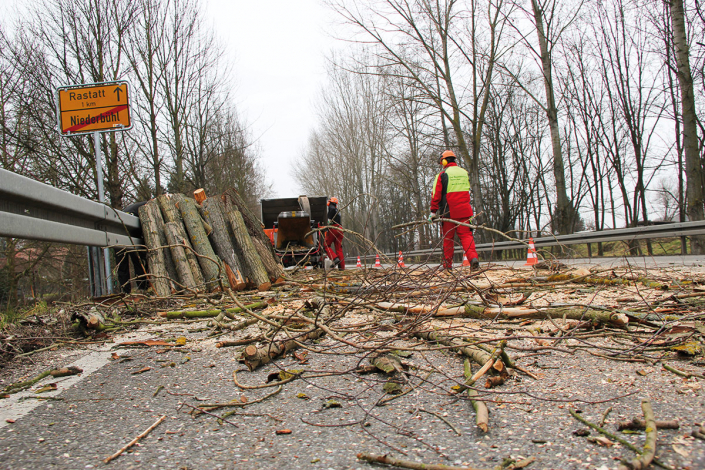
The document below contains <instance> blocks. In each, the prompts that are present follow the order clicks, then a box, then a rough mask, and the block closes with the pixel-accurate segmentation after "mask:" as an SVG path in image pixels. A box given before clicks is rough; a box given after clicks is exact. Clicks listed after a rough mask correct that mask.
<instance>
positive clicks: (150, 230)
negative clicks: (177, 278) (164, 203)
mask: <svg viewBox="0 0 705 470" xmlns="http://www.w3.org/2000/svg"><path fill="white" fill-rule="evenodd" d="M139 216H140V222H141V223H142V235H143V237H144V243H145V245H147V264H148V266H149V273H150V276H149V280H150V282H151V283H152V287H153V288H154V292H156V294H157V295H158V296H159V297H168V296H169V295H171V288H170V287H169V284H170V282H169V278H170V276H169V274H168V272H167V267H166V265H167V261H166V252H165V251H164V249H163V248H162V247H163V246H164V245H166V243H165V240H166V237H165V236H164V229H163V226H164V220H163V219H162V214H161V212H159V207H158V206H157V203H156V201H154V200H152V201H149V202H148V203H147V204H145V205H143V206H142V207H140V208H139ZM162 237H163V238H164V241H163V240H162Z"/></svg>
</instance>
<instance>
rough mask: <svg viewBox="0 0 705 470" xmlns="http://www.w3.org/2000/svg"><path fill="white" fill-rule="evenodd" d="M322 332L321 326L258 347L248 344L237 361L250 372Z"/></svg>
mask: <svg viewBox="0 0 705 470" xmlns="http://www.w3.org/2000/svg"><path fill="white" fill-rule="evenodd" d="M324 334H325V331H323V330H322V329H321V328H315V329H313V330H310V331H308V332H307V333H304V334H302V335H300V336H297V337H295V338H292V339H288V338H287V339H285V340H279V341H272V342H270V343H268V344H266V345H265V346H262V347H259V348H258V347H255V346H253V345H250V346H248V347H246V348H245V351H244V352H243V353H242V356H241V357H240V359H238V361H239V362H242V363H244V364H245V365H246V366H247V367H248V369H250V372H252V371H253V370H255V369H256V368H258V367H259V366H263V365H265V364H268V363H269V362H270V361H271V360H272V359H276V358H277V357H279V356H282V355H284V354H286V353H287V352H289V351H291V350H293V349H296V348H298V347H299V345H298V343H302V342H304V341H306V340H313V339H318V338H320V337H321V336H323V335H324Z"/></svg>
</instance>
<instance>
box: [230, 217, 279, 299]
mask: <svg viewBox="0 0 705 470" xmlns="http://www.w3.org/2000/svg"><path fill="white" fill-rule="evenodd" d="M227 217H228V220H229V221H230V226H231V228H232V230H233V235H234V237H235V241H236V243H234V245H236V246H237V247H238V248H239V250H240V252H241V253H242V260H243V265H244V266H245V270H246V271H245V272H246V275H247V277H249V278H250V281H251V282H252V283H253V284H254V285H255V286H257V289H258V290H260V291H263V290H268V289H269V288H270V287H271V286H272V283H271V282H269V277H268V276H267V270H266V269H265V268H264V264H262V260H261V259H260V257H259V253H257V249H256V248H255V245H254V244H253V243H252V239H251V238H250V234H249V233H247V228H245V222H244V220H243V218H242V215H241V214H240V212H239V211H236V210H231V211H228V213H227Z"/></svg>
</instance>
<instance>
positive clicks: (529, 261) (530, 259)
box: [524, 238, 539, 266]
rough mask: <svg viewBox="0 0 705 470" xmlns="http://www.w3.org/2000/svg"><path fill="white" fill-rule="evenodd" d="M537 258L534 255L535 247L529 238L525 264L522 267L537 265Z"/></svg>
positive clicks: (532, 240)
mask: <svg viewBox="0 0 705 470" xmlns="http://www.w3.org/2000/svg"><path fill="white" fill-rule="evenodd" d="M538 262H539V257H538V256H537V255H536V247H535V246H534V239H533V238H529V252H528V253H527V254H526V264H525V265H524V266H533V265H535V264H538Z"/></svg>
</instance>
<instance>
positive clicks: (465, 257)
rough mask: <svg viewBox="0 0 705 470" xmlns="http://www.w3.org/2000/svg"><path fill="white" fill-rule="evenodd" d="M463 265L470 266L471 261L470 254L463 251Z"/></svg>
mask: <svg viewBox="0 0 705 470" xmlns="http://www.w3.org/2000/svg"><path fill="white" fill-rule="evenodd" d="M463 266H470V261H468V255H466V254H465V253H463Z"/></svg>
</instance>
